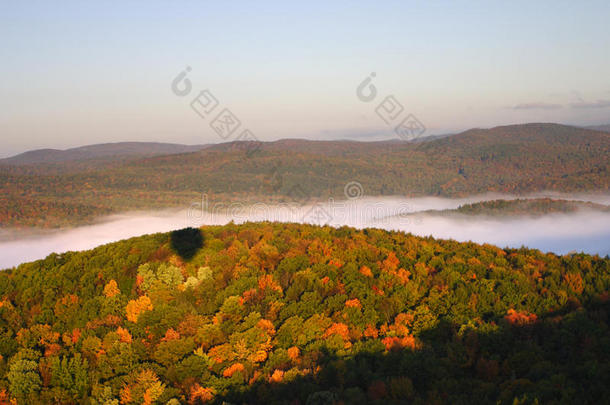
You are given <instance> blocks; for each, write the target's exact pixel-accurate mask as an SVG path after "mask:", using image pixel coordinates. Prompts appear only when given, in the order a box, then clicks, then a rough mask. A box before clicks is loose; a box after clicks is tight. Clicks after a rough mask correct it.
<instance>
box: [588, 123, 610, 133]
mask: <svg viewBox="0 0 610 405" xmlns="http://www.w3.org/2000/svg"><path fill="white" fill-rule="evenodd" d="M585 128H587V129H593V130H595V131H602V132H610V124H606V125H591V126H588V127H585Z"/></svg>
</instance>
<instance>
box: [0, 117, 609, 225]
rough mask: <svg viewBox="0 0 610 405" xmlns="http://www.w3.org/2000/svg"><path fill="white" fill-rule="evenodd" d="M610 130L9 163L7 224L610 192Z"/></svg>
mask: <svg viewBox="0 0 610 405" xmlns="http://www.w3.org/2000/svg"><path fill="white" fill-rule="evenodd" d="M608 156H610V134H609V133H605V132H599V131H593V130H588V129H583V128H576V127H570V126H565V125H557V124H524V125H512V126H504V127H497V128H492V129H473V130H469V131H466V132H463V133H461V134H457V135H453V136H449V137H444V138H440V139H434V140H430V141H427V142H419V143H410V142H399V141H386V142H369V143H367V142H353V141H308V140H280V141H275V142H263V143H246V142H230V143H223V144H217V145H213V146H210V147H208V148H206V149H204V150H201V151H198V152H193V153H185V154H174V155H164V156H153V157H147V158H141V159H130V160H128V161H124V162H114V163H113V164H110V165H108V164H106V165H104V166H103V167H99V168H95V169H94V170H92V169H91V168H86V167H85V168H82V167H80V166H79V167H78V168H77V169H74V167H73V163H72V162H66V163H65V164H63V167H65V168H66V169H65V170H64V169H62V170H63V171H62V170H60V171H59V172H58V171H55V172H54V171H49V169H48V166H45V165H36V164H33V165H25V166H4V167H0V190H1V191H2V194H1V195H2V197H0V224H1V225H2V226H5V227H7V226H31V225H35V226H47V227H53V226H60V225H69V224H73V223H77V222H82V221H87V220H91V219H93V218H95V216H96V215H98V216H99V215H103V214H105V213H109V212H118V211H123V210H129V209H148V208H163V207H170V206H181V207H185V208H186V207H188V206H189V205H190V203H192V202H193V201H200V199H201V194H202V193H206V194H207V195H208V197H209V198H210V199H213V200H216V201H236V200H237V201H241V202H246V203H247V202H248V201H250V202H268V201H274V202H277V201H298V202H305V201H311V200H315V199H320V198H327V197H334V198H345V195H344V188H345V186H346V184H348V183H350V182H357V183H358V184H359V185H360V186H361V191H362V192H363V193H364V194H365V195H368V196H377V195H402V196H423V195H428V196H445V197H456V196H466V195H470V194H479V193H485V192H500V193H511V194H517V195H519V194H525V193H532V192H537V191H561V192H585V191H586V192H607V191H608V190H609V189H610V171H609V159H608Z"/></svg>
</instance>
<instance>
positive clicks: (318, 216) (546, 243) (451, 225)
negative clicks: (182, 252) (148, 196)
mask: <svg viewBox="0 0 610 405" xmlns="http://www.w3.org/2000/svg"><path fill="white" fill-rule="evenodd" d="M547 195H548V194H547ZM539 196H541V195H540V194H538V195H532V196H530V197H539ZM552 196H553V197H555V198H563V199H572V200H574V199H576V200H582V201H592V202H597V203H601V204H610V196H600V195H596V196H586V195H579V196H569V197H568V196H565V195H557V194H554V195H552ZM498 198H503V199H512V198H523V197H522V196H521V197H514V196H506V195H485V196H477V197H469V198H462V199H445V198H435V197H423V198H393V197H379V198H360V199H356V200H347V201H333V200H329V201H324V202H320V203H318V204H310V205H307V206H296V205H289V204H287V205H266V204H254V205H245V204H239V203H233V204H223V205H220V204H217V205H211V204H209V203H208V202H207V201H205V199H204V200H203V201H201V202H194V203H193V204H192V205H191V207H190V208H189V209H188V210H182V211H160V212H153V213H150V212H149V213H130V214H123V215H114V216H111V217H107V218H105V220H104V221H103V222H100V223H98V224H95V225H90V226H84V227H78V228H73V229H69V230H63V231H57V232H53V233H46V234H41V235H39V236H24V235H23V234H19V233H12V232H10V231H5V232H3V233H2V234H1V235H0V236H2V241H0V269H4V268H9V267H12V266H16V265H18V264H20V263H24V262H29V261H33V260H37V259H42V258H44V257H46V256H47V255H49V254H50V253H53V252H55V253H63V252H65V251H74V250H86V249H91V248H94V247H96V246H99V245H102V244H105V243H109V242H114V241H118V240H121V239H125V238H129V237H133V236H138V235H144V234H148V233H155V232H167V231H171V230H174V229H180V228H184V227H187V226H200V225H222V224H226V223H228V222H230V221H234V222H236V223H242V222H246V221H265V220H268V221H281V222H298V223H312V224H320V225H323V224H328V225H332V226H342V225H348V226H353V227H356V228H364V227H375V228H382V229H387V230H398V231H405V232H411V233H413V234H415V235H420V236H429V235H430V236H434V237H436V238H445V239H448V238H450V239H455V240H458V241H474V242H478V243H491V244H494V245H498V246H500V247H521V246H526V247H530V248H536V249H540V250H542V251H545V252H554V253H557V254H565V253H569V252H572V251H577V252H581V251H582V252H585V253H591V254H600V255H602V256H605V255H608V254H610V213H599V212H591V211H581V212H576V213H571V214H550V215H546V216H543V217H537V218H529V217H514V218H508V219H498V218H492V217H474V216H468V217H466V216H456V217H453V216H451V217H447V216H444V217H439V216H430V215H418V216H415V217H413V216H411V215H405V214H409V213H413V212H419V211H425V210H442V209H453V208H457V207H459V206H460V205H462V204H465V203H472V202H476V201H483V200H492V199H498Z"/></svg>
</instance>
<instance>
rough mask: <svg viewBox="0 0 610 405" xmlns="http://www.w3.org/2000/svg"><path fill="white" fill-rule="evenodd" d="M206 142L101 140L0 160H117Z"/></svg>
mask: <svg viewBox="0 0 610 405" xmlns="http://www.w3.org/2000/svg"><path fill="white" fill-rule="evenodd" d="M207 146H208V145H179V144H172V143H156V142H117V143H104V144H97V145H87V146H81V147H78V148H72V149H66V150H59V149H38V150H33V151H29V152H25V153H22V154H19V155H17V156H13V157H10V158H6V159H0V164H1V165H16V166H22V165H39V164H45V163H68V162H75V161H83V160H104V159H106V160H117V159H123V158H126V157H131V158H138V157H139V158H142V157H147V156H158V155H171V154H178V153H188V152H197V151H200V150H202V149H204V148H206V147H207Z"/></svg>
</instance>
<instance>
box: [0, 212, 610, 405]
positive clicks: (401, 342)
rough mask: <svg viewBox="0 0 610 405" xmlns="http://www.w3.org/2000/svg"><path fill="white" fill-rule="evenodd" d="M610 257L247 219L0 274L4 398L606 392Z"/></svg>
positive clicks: (107, 400)
mask: <svg viewBox="0 0 610 405" xmlns="http://www.w3.org/2000/svg"><path fill="white" fill-rule="evenodd" d="M609 289H610V260H609V259H608V258H605V259H604V258H600V257H598V256H589V255H584V254H574V255H567V256H556V255H553V254H542V253H541V252H539V251H536V250H530V249H524V248H522V249H499V248H497V247H494V246H490V245H477V244H474V243H458V242H455V241H445V240H434V239H432V238H420V237H415V236H412V235H408V234H404V233H398V232H386V231H380V230H375V229H365V230H355V229H352V228H347V227H343V228H339V229H335V228H329V227H314V226H309V225H296V224H270V223H257V224H243V225H234V224H229V225H226V226H210V227H204V228H202V229H184V230H180V231H175V232H172V233H171V234H155V235H148V236H143V237H139V238H132V239H129V240H125V241H121V242H117V243H113V244H109V245H105V246H100V247H98V248H96V249H93V250H90V251H86V252H79V253H75V252H68V253H65V254H61V255H58V254H53V255H50V256H49V257H47V258H46V259H44V260H41V261H37V262H33V263H26V264H23V265H20V266H19V267H17V268H14V269H10V270H6V271H2V272H0V402H2V403H7V404H8V403H14V402H10V401H18V403H19V404H22V403H23V404H33V405H36V404H48V403H62V404H77V403H78V404H118V403H119V401H120V403H122V404H141V403H149V404H152V403H155V404H170V405H176V404H186V403H189V404H207V403H213V404H222V403H249V404H263V403H277V404H332V403H348V404H396V405H398V404H404V403H413V404H434V403H454V404H458V403H459V404H462V403H464V404H465V403H477V404H517V403H518V404H538V403H582V404H597V403H603V402H604V401H605V400H606V399H607V398H608V395H610V392H609V387H608V384H607V381H608V380H609V378H610V357H609V352H608V349H607V348H608V345H610V340H609V336H610V334H609V333H608V330H609V329H608V328H609V319H608V314H610V307H609V305H608V303H609V301H608V291H609Z"/></svg>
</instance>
